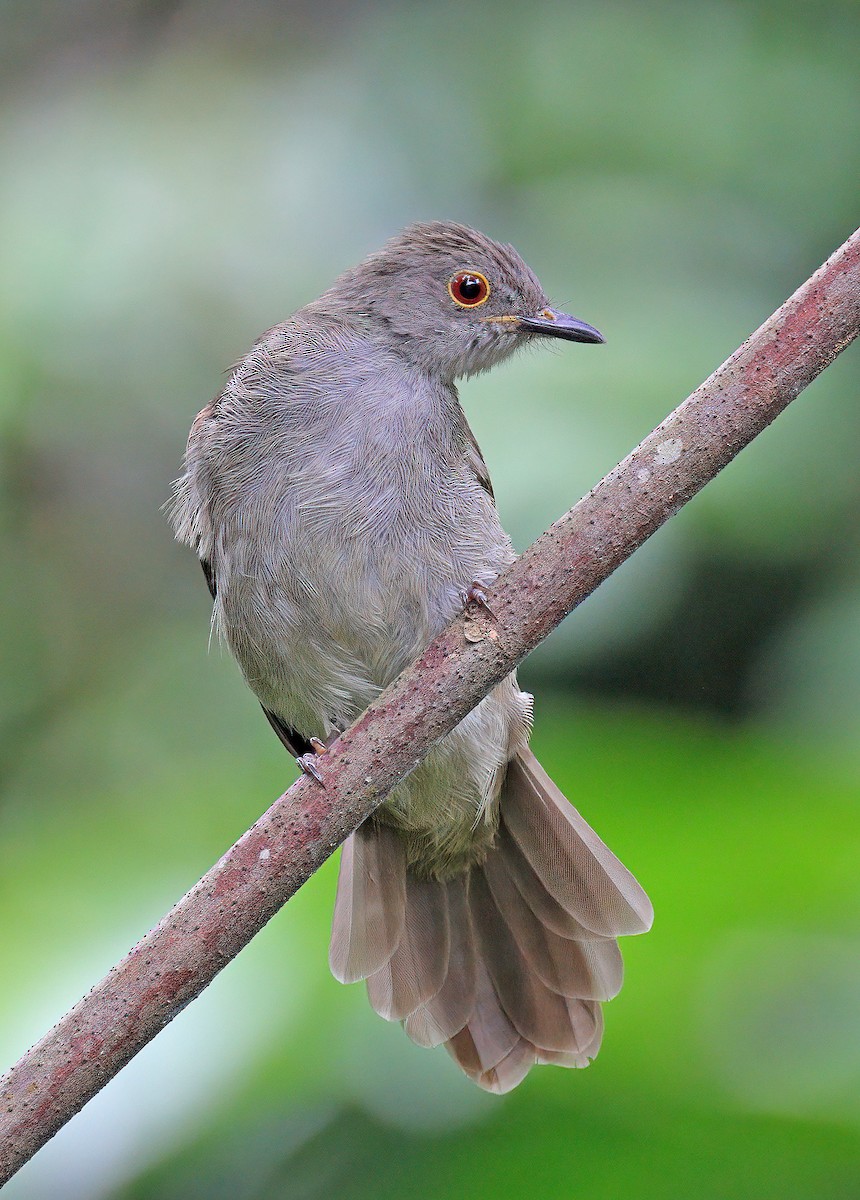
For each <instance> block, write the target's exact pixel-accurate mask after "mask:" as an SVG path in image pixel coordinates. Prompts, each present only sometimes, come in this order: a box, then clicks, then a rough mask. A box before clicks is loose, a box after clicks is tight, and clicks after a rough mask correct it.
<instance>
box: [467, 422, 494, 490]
mask: <svg viewBox="0 0 860 1200" xmlns="http://www.w3.org/2000/svg"><path fill="white" fill-rule="evenodd" d="M463 429H464V431H465V434H466V462H467V463H468V464H469V466H470V467H471V469H472V470H473V471H474V472H475V477H476V478H477V480H478V483H479V484H480V485H481V487H482V488H483V489H484V491H485V492H486V493H487V495H488V496H489V497H490V499H491V500H492V501H493V502H494V503H495V499H496V497H495V495H494V493H493V485H492V483H491V482H490V472H489V471H488V470H487V464H486V463H485V462H484V456H483V454H482V453H481V447H480V446H479V445H478V443H477V441H476V440H475V435H474V433H472V430H471V429H470V428H469V422H468V421H467V420H466V417H465V415H464V416H463Z"/></svg>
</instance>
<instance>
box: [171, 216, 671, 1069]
mask: <svg viewBox="0 0 860 1200" xmlns="http://www.w3.org/2000/svg"><path fill="white" fill-rule="evenodd" d="M546 339H560V340H567V341H572V342H581V343H591V344H598V343H601V342H603V341H604V338H603V337H602V335H601V334H600V333H599V332H598V331H597V330H596V329H595V328H594V327H593V326H591V325H589V324H587V323H586V322H585V321H582V320H579V319H578V318H576V317H573V316H570V315H569V314H567V313H564V312H561V311H559V310H558V309H556V308H553V307H552V306H551V304H550V302H549V300H548V298H547V296H546V294H545V293H544V290H543V288H542V286H541V284H540V282H539V281H538V278H537V276H536V275H535V274H534V272H533V271H532V270H531V269H530V268H529V267H528V266H527V265H526V263H525V262H524V261H523V259H522V258H521V257H520V255H519V254H518V253H517V251H516V250H515V249H514V248H513V246H511V245H506V244H501V243H499V242H496V241H493V240H492V239H490V238H489V237H486V236H485V235H483V234H481V233H479V232H477V231H476V230H474V229H471V228H469V227H468V226H466V225H463V224H459V223H457V222H453V221H430V222H422V223H418V224H414V225H411V226H409V227H408V228H406V229H404V230H403V231H402V232H400V233H399V234H397V235H395V236H394V237H392V238H391V239H390V240H388V241H387V242H386V243H385V244H384V245H383V247H382V248H381V249H379V250H377V251H375V252H373V253H371V254H370V255H369V256H368V257H366V258H365V259H364V260H363V261H362V262H361V263H359V264H358V265H357V266H354V267H352V268H350V269H348V270H346V271H345V272H344V273H343V274H341V275H340V277H339V278H338V279H336V281H335V282H334V283H333V285H332V286H331V287H330V288H329V289H328V290H327V291H325V292H323V294H322V295H321V296H320V297H319V298H318V299H316V300H314V301H313V302H311V303H309V304H307V305H306V306H305V307H303V308H300V309H299V310H298V311H297V312H295V313H294V314H293V315H292V316H291V317H290V318H289V319H287V320H285V321H283V322H282V323H280V324H277V325H275V326H273V327H272V328H271V329H269V330H268V331H267V332H265V333H264V334H262V336H261V337H260V338H259V339H258V340H257V341H256V343H255V344H254V346H253V347H252V349H251V350H250V352H249V353H248V354H247V355H246V356H245V357H244V358H243V359H242V360H241V361H240V362H239V363H238V364H237V365H236V366H235V367H234V368H233V369H232V371H231V373H230V374H229V378H228V381H227V384H226V386H225V387H224V388H223V390H222V391H221V392H220V394H219V395H218V396H217V397H216V398H215V399H214V400H213V401H211V402H210V403H209V404H208V405H207V406H206V407H205V408H204V409H203V410H202V411H201V412H200V413H199V414H198V416H197V417H196V419H195V420H194V422H193V425H192V427H191V432H190V435H189V439H188V444H187V448H186V452H185V457H184V462H183V470H182V474H181V476H180V478H179V479H178V480H177V481H176V483H175V484H174V490H173V495H172V501H171V513H170V515H171V520H172V524H173V528H174V532H175V535H176V537H177V539H178V540H179V541H180V542H182V543H186V544H187V545H189V546H190V547H192V549H193V550H194V551H195V552H196V553H197V555H198V557H199V559H200V561H201V563H202V566H203V570H204V573H205V576H206V580H207V582H208V585H209V589H210V591H211V594H212V600H213V617H212V619H213V625H214V628H216V629H217V631H218V633H219V635H220V637H221V638H222V639H223V640H224V641H225V642H226V643H227V645H228V646H229V647H230V649H231V651H232V653H233V655H234V656H235V658H236V660H237V662H238V664H239V667H240V668H241V671H242V673H243V675H244V677H245V680H246V681H247V683H248V684H249V686H250V688H251V689H252V691H253V692H254V693H255V694H256V696H257V698H258V699H259V701H260V703H261V704H262V707H263V711H264V712H265V715H266V717H267V718H268V720H269V722H270V724H271V726H272V727H273V729H274V730H275V732H276V734H277V735H278V737H279V738H280V740H281V741H282V742H283V744H284V746H285V747H286V748H287V749H288V750H289V752H290V753H291V754H292V755H294V756H295V758H296V760H297V761H298V763H299V766H300V767H301V768H302V769H303V770H304V771H305V772H306V773H308V774H310V775H313V776H314V777H315V778H316V779H318V780H320V781H321V779H322V776H321V773H320V769H319V768H320V766H321V756H322V755H324V754H325V753H326V752H327V751H328V748H329V747H330V746H331V744H332V742H333V741H334V740H335V739H336V738H337V737H338V735H339V734H340V733H341V732H342V731H343V730H344V729H346V727H347V726H348V725H349V724H350V723H351V722H352V721H354V720H355V718H356V717H357V716H358V715H359V714H360V713H361V712H362V711H363V710H364V709H365V708H366V707H367V706H368V704H370V703H371V702H372V701H373V700H374V699H375V698H376V697H377V696H378V695H379V694H380V693H381V691H382V690H383V689H384V688H385V687H386V686H387V685H388V684H389V683H391V682H392V681H393V680H394V679H395V678H396V677H397V675H399V674H400V672H401V671H402V670H403V669H404V668H405V667H406V666H408V665H409V664H410V663H411V662H412V661H413V660H414V659H415V658H416V657H418V655H419V654H420V653H421V652H422V650H423V649H424V648H425V647H426V646H427V644H428V643H429V642H430V641H431V639H432V638H433V637H434V635H435V634H437V633H438V632H440V631H441V630H442V629H443V628H444V627H445V626H446V625H447V624H448V623H449V622H450V621H451V620H452V619H453V618H454V617H455V616H456V615H457V614H458V612H462V611H463V608H464V605H467V604H470V603H478V604H484V605H487V597H486V589H487V588H488V587H489V586H490V584H492V582H493V581H494V580H495V579H496V578H497V576H498V575H499V574H500V573H501V572H502V571H503V570H504V569H505V567H507V566H508V565H509V564H510V563H511V562H512V561H513V560H514V559H515V557H516V554H515V551H514V548H513V545H512V543H511V540H510V538H509V537H508V535H507V533H506V532H505V531H504V529H503V528H502V525H501V523H500V520H499V515H498V511H497V509H496V504H495V500H494V494H493V488H492V485H491V483H490V477H489V473H488V471H487V467H486V464H485V462H484V459H483V456H482V454H481V451H480V449H479V447H478V443H477V442H476V440H475V437H474V435H473V433H472V430H471V429H470V427H469V424H468V422H467V420H466V416H465V413H464V411H463V408H462V406H461V404H460V400H459V395H458V392H457V388H456V381H457V380H458V379H460V378H463V377H468V376H471V375H474V374H476V373H478V372H481V371H485V370H487V369H489V368H490V367H492V366H494V365H496V364H497V363H500V362H502V361H503V360H504V359H507V358H508V357H509V356H510V355H512V354H513V353H514V352H515V351H517V350H518V349H520V348H521V347H524V346H527V345H530V344H534V343H535V342H539V341H545V340H546ZM506 419H507V416H506ZM490 615H492V614H490ZM531 724H532V697H531V696H530V695H528V694H527V693H525V692H523V691H521V690H520V688H519V686H518V683H517V679H516V675H515V674H511V675H509V676H508V677H507V678H506V679H505V680H504V681H503V682H502V683H500V684H499V685H498V686H496V687H495V688H494V689H493V690H492V691H491V692H490V693H489V695H488V696H486V697H485V698H484V699H483V700H482V701H481V702H480V703H479V704H478V705H477V707H476V708H474V709H473V710H472V712H471V713H469V714H468V715H467V716H466V717H465V718H464V719H463V720H462V721H461V722H460V723H459V724H458V725H457V726H455V728H454V729H453V730H452V731H451V732H450V733H449V734H448V735H447V736H446V737H444V738H443V739H442V740H441V741H440V742H439V743H437V744H436V745H435V746H434V747H433V748H432V749H431V750H430V752H429V753H428V754H427V756H426V758H425V759H424V760H423V762H422V763H421V764H420V765H419V766H418V767H417V768H416V769H415V770H414V771H413V772H412V773H411V774H410V775H409V776H408V777H407V778H406V779H405V780H403V781H402V782H401V783H399V784H398V785H397V786H396V787H395V788H394V789H393V790H392V791H391V792H390V793H389V795H388V797H387V798H386V800H385V801H384V802H383V804H382V805H381V806H380V807H379V808H378V809H377V810H376V812H375V813H374V814H373V815H372V816H371V817H370V818H368V819H367V820H366V821H365V822H364V823H363V824H362V825H360V826H359V828H358V829H357V830H356V831H355V832H354V833H353V834H352V835H351V836H350V837H349V838H348V839H347V841H346V842H345V844H344V846H343V849H342V853H341V860H340V869H339V875H338V883H337V891H336V898H335V905H334V915H333V921H332V936H331V942H330V950H329V962H330V966H331V970H332V972H333V974H334V976H335V977H336V978H337V979H338V980H340V981H341V982H344V983H351V982H356V981H358V980H365V981H366V986H367V992H368V996H369V999H370V1003H371V1005H372V1006H373V1008H374V1009H375V1010H376V1012H377V1013H379V1014H380V1016H382V1017H383V1018H385V1019H386V1020H389V1021H399V1022H401V1023H402V1025H403V1028H404V1029H405V1032H406V1034H407V1035H408V1036H409V1037H410V1038H411V1039H412V1041H413V1042H415V1043H417V1044H419V1045H421V1046H438V1045H443V1044H444V1045H445V1047H446V1048H447V1050H448V1052H449V1053H450V1055H451V1057H452V1058H453V1059H454V1061H455V1062H456V1063H457V1064H458V1066H459V1067H460V1068H461V1070H462V1071H463V1072H464V1073H465V1074H466V1075H467V1076H468V1077H469V1078H470V1079H472V1080H473V1081H474V1082H475V1083H477V1084H478V1086H479V1087H481V1088H483V1089H485V1090H486V1091H489V1092H495V1093H505V1092H508V1091H510V1090H511V1089H512V1088H514V1087H515V1086H517V1084H519V1083H520V1082H521V1081H522V1080H523V1079H524V1078H525V1076H526V1075H527V1074H528V1072H529V1071H530V1069H531V1068H532V1067H533V1066H535V1065H536V1064H544V1063H549V1064H557V1065H560V1066H564V1067H584V1066H587V1065H588V1064H589V1063H590V1062H591V1061H592V1060H593V1058H594V1057H595V1055H596V1054H597V1051H598V1049H599V1047H600V1043H601V1040H602V1036H603V1007H602V1006H603V1002H604V1001H607V1000H609V999H611V998H612V997H613V996H615V995H616V993H617V992H618V990H619V988H620V986H621V981H622V961H621V955H620V952H619V948H618V942H617V939H618V938H619V937H620V936H621V935H626V934H636V933H641V932H644V931H646V930H647V929H648V928H650V925H651V921H652V917H653V912H652V908H651V904H650V902H649V900H648V897H647V895H646V894H645V892H644V891H643V889H642V888H641V887H640V885H639V884H638V883H637V881H636V879H635V878H634V877H633V875H632V874H631V873H630V872H629V871H628V870H627V869H626V868H625V867H624V866H623V865H622V864H621V862H620V861H619V860H618V859H617V858H616V857H615V855H614V854H612V852H611V851H610V850H609V849H608V848H607V847H606V846H605V844H604V843H603V842H602V841H601V840H600V838H599V837H598V836H597V834H596V833H595V832H594V831H593V830H592V829H591V827H590V826H589V825H588V824H587V823H586V821H585V820H584V818H583V817H582V816H581V815H580V814H579V812H578V811H577V810H576V809H575V808H574V807H573V806H572V805H571V804H570V803H569V802H568V800H567V799H566V798H565V796H564V795H563V794H562V792H561V791H560V789H559V788H558V787H557V786H556V784H555V783H554V782H553V781H552V779H551V778H550V777H549V775H548V774H547V773H546V771H544V769H543V768H542V767H541V765H540V763H539V762H538V760H537V758H536V757H535V755H534V754H533V753H532V751H531V750H530V749H529V745H528V741H529V734H530V730H531Z"/></svg>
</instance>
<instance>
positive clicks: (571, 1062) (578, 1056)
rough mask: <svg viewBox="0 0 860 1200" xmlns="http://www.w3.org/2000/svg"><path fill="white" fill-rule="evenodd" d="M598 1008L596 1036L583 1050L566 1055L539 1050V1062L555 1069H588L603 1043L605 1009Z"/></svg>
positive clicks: (555, 1051) (553, 1051)
mask: <svg viewBox="0 0 860 1200" xmlns="http://www.w3.org/2000/svg"><path fill="white" fill-rule="evenodd" d="M595 1008H596V1014H595V1015H596V1018H597V1020H596V1024H595V1030H594V1036H593V1037H592V1039H591V1041H590V1042H589V1044H588V1045H587V1046H585V1047H584V1049H583V1050H581V1051H579V1052H577V1053H574V1054H565V1053H563V1052H559V1051H557V1050H538V1051H537V1062H538V1063H547V1064H549V1065H550V1066H554V1067H580V1068H582V1067H587V1066H588V1065H589V1064H590V1063H592V1062H593V1061H594V1059H595V1058H596V1057H597V1052H598V1050H599V1049H600V1043H601V1042H602V1041H603V1009H602V1008H600V1006H599V1005H595Z"/></svg>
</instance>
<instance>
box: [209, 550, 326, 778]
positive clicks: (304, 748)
mask: <svg viewBox="0 0 860 1200" xmlns="http://www.w3.org/2000/svg"><path fill="white" fill-rule="evenodd" d="M200 566H201V567H202V568H203V574H204V575H205V576H206V583H207V584H208V586H209V591H210V592H211V593H212V599H213V600H214V599H215V598H216V596H217V595H218V583H217V580H216V578H215V564H214V563H213V562H212V560H211V559H208V558H201V559H200ZM260 707H261V708H262V710H263V712H264V713H265V714H266V720H267V721H268V722H269V724H270V725H271V727H272V728H273V729H274V731H275V733H276V734H277V735H278V737H279V738H280V739H281V741H282V742H283V744H284V745H285V746H286V748H287V749H288V750H289V752H290V754H292V756H293V758H299V757H300V756H301V755H302V754H308V753H310V752H311V751H312V750H313V746H312V745H311V744H310V742H309V741H308V740H307V738H303V737H302V735H301V734H300V733H299V732H298V731H297V730H295V729H291V728H290V726H289V725H287V724H286V723H285V722H284V721H282V720H281V718H280V717H279V716H277V715H276V714H275V713H273V712H271V711H270V710H269V709H268V708H266V706H265V705H264V704H262V705H260Z"/></svg>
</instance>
